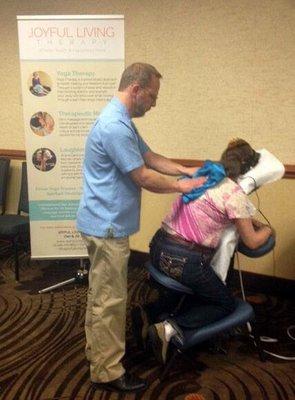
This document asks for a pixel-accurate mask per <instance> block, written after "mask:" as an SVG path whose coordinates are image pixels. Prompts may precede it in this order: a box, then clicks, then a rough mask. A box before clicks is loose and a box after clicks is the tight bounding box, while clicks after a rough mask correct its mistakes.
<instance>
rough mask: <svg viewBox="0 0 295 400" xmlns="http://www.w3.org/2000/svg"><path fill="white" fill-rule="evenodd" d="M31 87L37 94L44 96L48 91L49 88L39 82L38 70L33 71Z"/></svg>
mask: <svg viewBox="0 0 295 400" xmlns="http://www.w3.org/2000/svg"><path fill="white" fill-rule="evenodd" d="M32 87H33V91H34V92H35V93H36V95H37V96H46V95H47V94H48V93H49V90H47V89H46V88H45V87H44V86H43V85H42V84H41V81H40V76H39V73H38V72H33V77H32Z"/></svg>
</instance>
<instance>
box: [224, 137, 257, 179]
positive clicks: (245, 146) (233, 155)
mask: <svg viewBox="0 0 295 400" xmlns="http://www.w3.org/2000/svg"><path fill="white" fill-rule="evenodd" d="M259 157H260V154H259V153H257V152H256V151H255V150H254V149H253V148H252V147H251V146H250V144H249V143H247V142H246V141H245V140H243V139H234V140H232V141H231V142H229V144H228V146H227V148H226V149H225V151H224V152H223V153H222V155H221V160H220V162H221V164H222V165H223V166H224V168H225V171H226V175H227V176H228V177H229V178H231V179H233V180H236V179H237V178H238V176H239V175H243V174H245V173H246V172H248V171H249V170H250V169H251V168H252V167H255V165H257V163H258V161H259Z"/></svg>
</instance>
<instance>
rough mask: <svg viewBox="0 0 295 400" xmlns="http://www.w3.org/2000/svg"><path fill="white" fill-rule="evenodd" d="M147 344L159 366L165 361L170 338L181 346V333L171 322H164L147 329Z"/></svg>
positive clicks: (182, 338)
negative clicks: (149, 345)
mask: <svg viewBox="0 0 295 400" xmlns="http://www.w3.org/2000/svg"><path fill="white" fill-rule="evenodd" d="M148 336H149V342H150V344H151V348H152V350H153V353H154V356H155V357H156V359H157V360H158V361H159V363H161V364H165V363H166V360H167V352H168V348H169V343H170V340H171V339H172V338H174V339H176V340H177V341H178V342H179V343H180V344H183V340H184V337H183V333H182V331H181V329H180V328H179V327H178V325H177V324H176V323H175V322H174V321H173V320H170V319H169V320H165V321H163V322H159V323H157V324H154V325H152V326H150V327H149V330H148Z"/></svg>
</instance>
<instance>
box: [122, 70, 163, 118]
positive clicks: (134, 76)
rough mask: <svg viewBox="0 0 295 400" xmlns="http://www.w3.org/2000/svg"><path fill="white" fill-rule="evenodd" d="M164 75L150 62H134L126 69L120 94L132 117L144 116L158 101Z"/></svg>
mask: <svg viewBox="0 0 295 400" xmlns="http://www.w3.org/2000/svg"><path fill="white" fill-rule="evenodd" d="M161 78H162V75H161V74H160V73H159V72H158V71H157V70H156V68H155V67H153V66H152V65H150V64H145V63H134V64H131V65H130V66H129V67H127V68H126V69H125V71H124V72H123V74H122V77H121V81H120V84H119V94H120V95H121V99H122V100H123V101H124V103H125V104H126V106H127V108H128V111H129V113H130V117H132V118H133V117H142V116H143V115H144V114H145V113H146V112H147V111H149V110H150V109H151V107H154V106H155V105H156V102H157V97H158V92H159V89H160V79H161Z"/></svg>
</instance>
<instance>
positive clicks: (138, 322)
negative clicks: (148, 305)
mask: <svg viewBox="0 0 295 400" xmlns="http://www.w3.org/2000/svg"><path fill="white" fill-rule="evenodd" d="M131 319H132V331H133V335H134V338H135V340H136V344H137V347H138V349H139V350H142V351H145V350H146V342H147V336H148V328H149V325H150V321H149V318H148V315H147V313H146V311H145V310H144V308H143V307H142V306H136V307H134V308H133V309H132V311H131Z"/></svg>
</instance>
